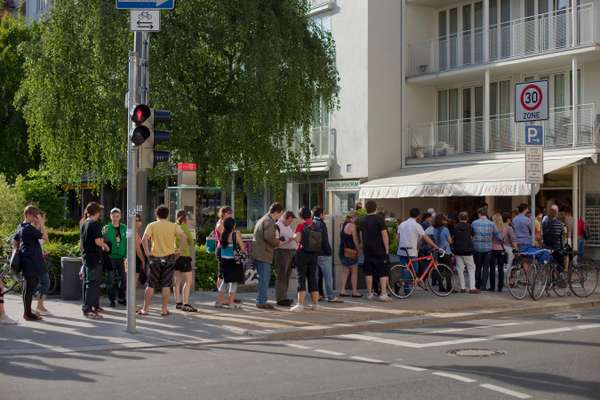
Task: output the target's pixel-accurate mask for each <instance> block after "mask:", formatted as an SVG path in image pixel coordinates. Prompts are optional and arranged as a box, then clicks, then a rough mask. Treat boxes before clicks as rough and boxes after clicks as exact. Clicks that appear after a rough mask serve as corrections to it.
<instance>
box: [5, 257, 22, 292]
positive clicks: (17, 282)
mask: <svg viewBox="0 0 600 400" xmlns="http://www.w3.org/2000/svg"><path fill="white" fill-rule="evenodd" d="M0 280H1V281H2V285H3V286H4V292H3V293H2V294H6V293H10V292H13V293H21V290H22V289H23V277H22V276H21V275H20V274H19V275H17V276H15V274H13V271H12V268H11V267H10V262H9V261H8V259H5V260H3V261H2V264H1V265H0Z"/></svg>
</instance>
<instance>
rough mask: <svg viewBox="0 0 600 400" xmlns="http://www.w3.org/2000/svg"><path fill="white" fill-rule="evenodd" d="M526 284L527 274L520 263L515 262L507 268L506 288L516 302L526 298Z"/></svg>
mask: <svg viewBox="0 0 600 400" xmlns="http://www.w3.org/2000/svg"><path fill="white" fill-rule="evenodd" d="M528 282H529V280H528V279H527V272H526V271H525V268H524V267H523V263H522V262H517V263H516V264H513V265H511V266H510V267H508V270H507V271H506V287H507V288H508V293H510V295H511V296H512V297H514V298H515V299H517V300H523V299H524V298H525V296H527V292H528V290H527V287H528V285H529V283H528Z"/></svg>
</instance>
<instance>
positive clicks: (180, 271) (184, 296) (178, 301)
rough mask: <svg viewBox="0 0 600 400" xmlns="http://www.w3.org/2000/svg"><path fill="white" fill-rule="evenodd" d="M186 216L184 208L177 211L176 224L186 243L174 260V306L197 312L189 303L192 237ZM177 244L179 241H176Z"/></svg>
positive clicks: (191, 282) (191, 281) (191, 283)
mask: <svg viewBox="0 0 600 400" xmlns="http://www.w3.org/2000/svg"><path fill="white" fill-rule="evenodd" d="M187 223H188V216H187V212H186V211H185V210H179V211H177V225H179V227H180V228H181V230H182V231H183V233H184V234H185V237H186V241H187V243H186V244H185V245H184V246H180V247H182V248H183V251H182V252H181V256H180V257H179V258H178V259H177V261H176V262H175V286H174V287H173V292H174V293H175V307H176V308H177V309H178V310H182V311H187V312H197V311H198V310H197V309H196V308H194V307H193V306H192V305H191V304H190V289H191V287H192V285H193V284H194V282H193V280H192V278H193V277H192V257H191V256H190V247H192V246H193V244H194V238H193V237H192V233H191V232H190V228H189V227H188V224H187ZM177 242H178V243H177V245H178V246H179V241H177Z"/></svg>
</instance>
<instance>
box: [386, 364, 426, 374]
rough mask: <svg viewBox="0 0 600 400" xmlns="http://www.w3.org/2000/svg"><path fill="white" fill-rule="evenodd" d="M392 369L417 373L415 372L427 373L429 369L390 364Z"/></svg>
mask: <svg viewBox="0 0 600 400" xmlns="http://www.w3.org/2000/svg"><path fill="white" fill-rule="evenodd" d="M390 367H394V368H402V369H406V370H408V371H415V372H423V371H427V368H421V367H413V366H412V365H403V364H390Z"/></svg>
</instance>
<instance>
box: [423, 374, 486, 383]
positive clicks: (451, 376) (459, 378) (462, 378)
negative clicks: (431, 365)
mask: <svg viewBox="0 0 600 400" xmlns="http://www.w3.org/2000/svg"><path fill="white" fill-rule="evenodd" d="M432 374H433V375H437V376H443V377H444V378H449V379H454V380H455V381H460V382H465V383H473V382H477V381H476V380H475V379H471V378H467V377H465V376H462V375H456V374H449V373H447V372H432Z"/></svg>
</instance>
